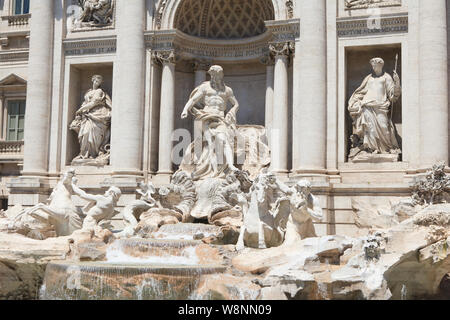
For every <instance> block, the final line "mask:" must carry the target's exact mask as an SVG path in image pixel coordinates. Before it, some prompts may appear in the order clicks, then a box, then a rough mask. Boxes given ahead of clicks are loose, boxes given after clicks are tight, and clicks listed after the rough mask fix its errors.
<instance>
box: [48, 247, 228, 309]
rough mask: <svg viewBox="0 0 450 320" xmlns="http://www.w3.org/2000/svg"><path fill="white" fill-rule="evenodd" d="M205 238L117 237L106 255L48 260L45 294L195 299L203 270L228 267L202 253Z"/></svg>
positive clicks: (56, 296) (210, 271) (87, 297)
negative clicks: (94, 258) (101, 258)
mask: <svg viewBox="0 0 450 320" xmlns="http://www.w3.org/2000/svg"><path fill="white" fill-rule="evenodd" d="M201 246H202V242H200V241H193V240H173V239H169V240H167V239H123V240H116V241H115V242H113V243H112V244H111V245H110V246H109V247H108V249H107V252H106V261H98V262H62V263H59V262H58V263H50V264H49V265H48V266H47V269H46V272H45V278H44V284H43V286H42V288H41V297H40V298H41V299H51V300H59V299H62V300H127V299H133V300H139V299H144V300H153V299H166V300H169V299H173V300H181V299H189V298H190V297H192V294H193V292H195V290H196V288H197V287H198V286H199V283H200V280H201V276H202V275H210V274H216V273H223V272H224V271H225V269H226V268H225V267H223V266H222V265H220V264H217V263H215V264H211V263H208V260H207V259H206V260H205V259H200V257H199V255H198V250H199V248H201Z"/></svg>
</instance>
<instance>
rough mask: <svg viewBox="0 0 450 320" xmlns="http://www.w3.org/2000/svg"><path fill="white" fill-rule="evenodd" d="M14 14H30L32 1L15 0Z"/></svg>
mask: <svg viewBox="0 0 450 320" xmlns="http://www.w3.org/2000/svg"><path fill="white" fill-rule="evenodd" d="M13 4H14V6H13V14H14V15H19V14H27V13H30V0H14V1H13Z"/></svg>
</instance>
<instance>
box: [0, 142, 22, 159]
mask: <svg viewBox="0 0 450 320" xmlns="http://www.w3.org/2000/svg"><path fill="white" fill-rule="evenodd" d="M23 146H24V143H23V141H0V157H1V156H4V155H17V156H20V155H23Z"/></svg>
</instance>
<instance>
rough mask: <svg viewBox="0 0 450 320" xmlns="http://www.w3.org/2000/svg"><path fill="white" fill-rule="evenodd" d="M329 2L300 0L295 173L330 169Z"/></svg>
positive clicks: (294, 150)
mask: <svg viewBox="0 0 450 320" xmlns="http://www.w3.org/2000/svg"><path fill="white" fill-rule="evenodd" d="M325 3H326V1H325V0H314V1H310V0H300V1H299V6H300V8H299V12H300V15H301V16H300V43H299V47H300V50H299V52H297V53H296V57H295V59H298V65H299V70H300V72H299V73H296V74H294V77H298V78H297V79H296V80H298V81H294V83H296V84H298V86H297V87H295V88H294V94H296V95H298V97H297V99H294V101H296V102H297V104H296V105H294V106H293V135H292V138H293V142H292V143H293V150H292V151H293V152H292V153H293V159H292V164H293V172H297V173H323V172H324V171H325V168H326V139H327V135H326V134H327V130H326V120H327V113H326V112H327V89H326V86H327V65H326V62H327V61H326V59H327V56H326V43H327V37H326V4H325Z"/></svg>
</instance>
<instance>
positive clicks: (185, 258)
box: [104, 245, 199, 266]
mask: <svg viewBox="0 0 450 320" xmlns="http://www.w3.org/2000/svg"><path fill="white" fill-rule="evenodd" d="M104 263H105V264H121V265H134V264H143V265H151V264H157V265H161V264H162V265H188V266H191V265H198V264H199V258H198V256H197V254H196V253H195V247H188V248H185V249H183V252H182V255H181V256H164V257H161V256H148V257H133V256H130V255H128V254H126V253H124V252H123V251H122V250H121V248H120V246H114V245H112V246H110V247H109V248H108V249H107V251H106V261H105V262H104Z"/></svg>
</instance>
